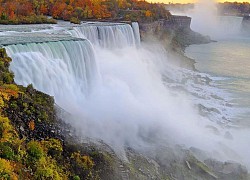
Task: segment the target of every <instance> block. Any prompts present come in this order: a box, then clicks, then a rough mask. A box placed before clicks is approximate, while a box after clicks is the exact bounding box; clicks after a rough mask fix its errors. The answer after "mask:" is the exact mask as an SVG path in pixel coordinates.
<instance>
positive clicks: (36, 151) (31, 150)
mask: <svg viewBox="0 0 250 180" xmlns="http://www.w3.org/2000/svg"><path fill="white" fill-rule="evenodd" d="M27 152H28V156H29V160H30V161H32V162H36V161H38V160H39V159H41V158H42V157H43V155H44V152H43V149H42V147H41V145H40V143H39V142H36V141H30V142H29V143H28V144H27Z"/></svg>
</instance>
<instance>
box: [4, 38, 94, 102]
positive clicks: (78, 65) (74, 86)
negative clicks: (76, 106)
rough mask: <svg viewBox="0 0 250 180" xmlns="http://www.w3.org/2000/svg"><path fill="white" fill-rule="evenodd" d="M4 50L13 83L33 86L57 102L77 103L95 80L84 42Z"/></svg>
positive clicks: (88, 47)
mask: <svg viewBox="0 0 250 180" xmlns="http://www.w3.org/2000/svg"><path fill="white" fill-rule="evenodd" d="M6 50H7V53H8V55H9V56H10V57H11V58H12V60H13V61H12V63H11V65H10V69H11V71H13V72H14V74H15V82H16V83H17V84H22V85H24V86H27V85H28V84H31V83H32V84H33V86H34V87H35V88H37V89H39V90H41V91H43V92H45V93H48V94H50V95H52V96H55V98H56V100H58V99H61V98H62V97H63V98H66V97H68V99H69V100H70V99H71V100H72V98H73V99H74V100H75V101H77V100H78V98H79V97H82V96H83V95H86V94H87V93H88V92H89V91H90V89H91V87H92V85H93V84H94V83H95V81H97V80H98V73H97V66H96V61H95V55H94V52H93V49H92V45H91V44H90V43H89V41H86V40H80V41H58V42H46V43H27V44H17V45H9V46H6ZM75 94H81V96H79V97H76V96H75Z"/></svg>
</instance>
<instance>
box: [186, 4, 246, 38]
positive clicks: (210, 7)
mask: <svg viewBox="0 0 250 180" xmlns="http://www.w3.org/2000/svg"><path fill="white" fill-rule="evenodd" d="M189 15H190V16H191V17H192V22H191V28H192V29H193V30H194V31H197V32H199V33H201V34H204V35H209V36H210V37H212V38H214V39H221V38H228V37H231V36H232V35H239V34H240V33H241V24H242V20H243V18H242V17H235V16H218V12H217V7H216V2H215V1H214V0H198V2H197V3H196V5H195V8H194V11H193V12H192V13H191V14H189Z"/></svg>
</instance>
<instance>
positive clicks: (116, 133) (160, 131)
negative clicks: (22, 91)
mask: <svg viewBox="0 0 250 180" xmlns="http://www.w3.org/2000/svg"><path fill="white" fill-rule="evenodd" d="M57 29H59V30H60V31H57ZM51 31H52V30H51V29H50V30H48V31H47V32H46V31H44V30H43V32H44V33H45V34H46V33H51ZM53 31H54V32H53V33H54V34H56V33H62V32H61V31H63V33H62V34H63V35H65V34H70V35H71V36H73V37H77V38H81V40H79V39H75V40H68V41H66V40H64V41H57V42H39V43H24V44H15V45H7V46H6V49H7V52H8V54H9V55H10V56H11V58H12V59H13V62H12V63H11V66H10V69H11V70H12V71H13V72H14V74H15V82H16V83H18V84H22V85H25V86H26V85H28V84H30V83H32V84H33V86H34V87H35V88H37V89H38V90H41V91H43V92H46V93H48V94H50V95H53V96H54V97H55V100H56V103H57V104H58V105H59V106H61V107H63V108H64V109H65V110H66V111H68V112H69V113H70V114H71V117H70V118H67V119H65V120H66V121H68V122H69V123H70V124H71V125H72V126H73V127H74V128H75V129H76V130H77V133H78V135H79V136H80V137H86V136H87V137H90V138H93V139H102V140H104V141H105V142H106V143H108V144H110V145H112V146H114V147H120V148H121V147H123V146H131V147H133V148H137V149H143V148H145V147H151V146H158V145H162V144H166V145H175V144H184V145H186V147H197V148H200V149H202V150H206V151H208V152H215V151H216V152H217V153H216V154H215V155H214V154H213V155H214V156H216V157H217V158H218V157H219V158H224V159H229V158H230V159H234V160H235V157H234V156H233V155H234V152H236V153H238V154H239V155H242V156H243V157H247V156H248V150H247V149H248V148H243V147H245V146H246V145H245V144H243V143H242V144H243V145H242V144H238V142H236V141H234V140H232V141H229V140H227V139H225V137H224V135H225V134H228V133H229V132H228V131H230V132H231V133H232V134H233V136H234V137H235V138H236V139H240V138H241V134H237V133H236V134H234V131H235V130H229V129H224V128H221V127H220V125H218V124H219V123H220V124H225V126H227V125H228V121H227V120H225V119H227V118H228V116H230V111H227V109H228V108H229V110H230V107H228V106H227V102H226V101H225V100H223V98H221V97H220V95H219V94H216V93H215V91H216V90H214V87H213V86H210V85H208V84H207V81H206V80H207V79H208V78H207V75H206V74H202V73H198V72H192V71H189V70H185V69H181V68H179V67H174V66H172V65H171V64H170V61H169V60H168V59H167V52H166V50H165V49H164V48H163V47H162V46H161V45H159V44H155V43H154V44H141V45H140V46H138V45H139V44H140V34H139V28H138V24H136V23H133V24H132V25H129V24H122V23H115V24H112V23H110V24H105V23H84V24H82V25H79V26H72V25H71V26H69V27H65V26H63V27H58V26H55V27H54V29H53ZM20 34H22V32H20ZM60 35H61V34H60ZM197 102H198V103H197ZM207 106H208V108H207ZM199 107H200V108H199ZM199 109H201V110H202V109H203V110H204V112H203V114H202V115H201V114H200V113H199ZM210 114H214V116H211V117H210ZM218 121H219V123H215V122H218ZM214 129H215V130H214ZM213 130H214V131H213ZM217 130H218V131H220V134H218V133H214V132H215V131H217ZM211 131H212V132H211ZM241 133H243V132H241ZM241 140H242V142H245V140H244V138H241ZM204 142H206V143H204ZM236 145H237V146H236ZM238 145H239V146H240V147H238ZM241 145H242V146H241ZM231 148H232V150H231ZM227 149H230V150H227ZM232 152H233V153H232ZM232 154H233V155H232ZM237 160H238V157H237ZM243 161H244V162H246V161H247V162H248V159H247V160H246V161H245V160H244V159H243Z"/></svg>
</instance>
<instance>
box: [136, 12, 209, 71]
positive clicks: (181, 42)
mask: <svg viewBox="0 0 250 180" xmlns="http://www.w3.org/2000/svg"><path fill="white" fill-rule="evenodd" d="M190 25H191V18H190V17H187V16H173V15H172V16H171V17H170V18H168V19H162V20H158V21H155V22H152V23H140V24H139V26H140V33H141V38H142V41H146V42H147V41H149V42H159V43H161V44H162V45H163V46H164V47H165V48H166V50H167V51H168V52H169V57H170V59H173V60H174V61H173V63H175V64H177V65H178V66H180V67H184V68H188V69H195V68H194V63H195V61H194V60H192V59H190V58H188V57H186V56H185V55H184V51H185V48H186V47H187V46H189V45H191V44H204V43H209V42H211V39H210V38H209V37H208V36H203V35H201V34H199V33H197V32H194V31H193V30H192V29H191V28H190Z"/></svg>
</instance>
